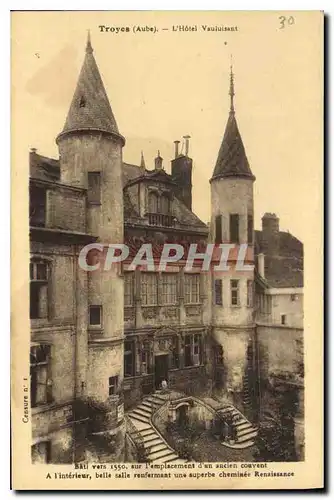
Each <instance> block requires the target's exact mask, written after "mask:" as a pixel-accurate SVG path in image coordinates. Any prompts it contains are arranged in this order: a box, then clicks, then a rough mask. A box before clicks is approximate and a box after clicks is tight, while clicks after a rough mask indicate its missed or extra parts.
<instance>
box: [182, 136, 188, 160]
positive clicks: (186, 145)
mask: <svg viewBox="0 0 334 500" xmlns="http://www.w3.org/2000/svg"><path fill="white" fill-rule="evenodd" d="M183 139H184V140H185V152H184V154H185V156H188V153H189V139H190V135H184V136H183Z"/></svg>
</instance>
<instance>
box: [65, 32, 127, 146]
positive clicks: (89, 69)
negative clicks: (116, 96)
mask: <svg viewBox="0 0 334 500" xmlns="http://www.w3.org/2000/svg"><path fill="white" fill-rule="evenodd" d="M82 130H97V131H101V132H107V133H111V134H117V135H120V134H119V131H118V127H117V124H116V120H115V117H114V115H113V112H112V109H111V106H110V103H109V99H108V96H107V93H106V91H105V88H104V85H103V82H102V78H101V75H100V72H99V69H98V67H97V64H96V61H95V58H94V55H93V48H92V45H91V42H90V37H89V36H88V40H87V46H86V55H85V59H84V62H83V65H82V68H81V72H80V75H79V79H78V83H77V86H76V89H75V92H74V95H73V99H72V103H71V106H70V110H69V112H68V115H67V118H66V122H65V125H64V128H63V130H62V132H61V134H60V135H59V136H62V135H63V134H67V133H69V132H74V131H82ZM59 136H58V137H59ZM122 139H123V138H122ZM123 141H124V139H123Z"/></svg>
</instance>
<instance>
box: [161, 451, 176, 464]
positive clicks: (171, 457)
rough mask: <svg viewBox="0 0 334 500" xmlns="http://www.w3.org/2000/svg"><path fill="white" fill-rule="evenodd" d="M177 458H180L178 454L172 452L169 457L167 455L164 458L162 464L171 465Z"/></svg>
mask: <svg viewBox="0 0 334 500" xmlns="http://www.w3.org/2000/svg"><path fill="white" fill-rule="evenodd" d="M176 458H180V457H179V456H178V455H177V453H175V451H170V453H169V454H168V455H165V456H164V457H163V458H162V460H161V461H162V462H164V463H167V462H168V463H169V462H171V461H172V460H175V459H176ZM159 460H160V459H159Z"/></svg>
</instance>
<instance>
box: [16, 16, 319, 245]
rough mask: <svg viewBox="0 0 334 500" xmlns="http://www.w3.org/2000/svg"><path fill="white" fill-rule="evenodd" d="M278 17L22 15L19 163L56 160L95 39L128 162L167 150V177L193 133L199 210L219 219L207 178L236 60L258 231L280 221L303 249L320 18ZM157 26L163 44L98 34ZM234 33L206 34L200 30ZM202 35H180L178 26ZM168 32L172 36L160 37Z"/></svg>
mask: <svg viewBox="0 0 334 500" xmlns="http://www.w3.org/2000/svg"><path fill="white" fill-rule="evenodd" d="M279 15H280V14H277V13H275V12H269V13H260V14H258V13H256V12H253V13H247V14H245V13H236V12H235V13H233V12H230V13H226V12H219V13H218V12H197V13H190V12H178V13H176V12H171V13H158V14H154V13H151V12H142V13H134V12H129V13H124V12H113V13H110V12H95V13H94V12H93V13H92V12H84V13H78V12H59V13H49V12H40V13H36V12H35V13H29V12H26V13H15V14H14V15H13V19H12V23H13V28H12V51H13V62H12V78H13V94H12V106H13V125H12V127H13V132H14V139H16V143H15V154H14V158H15V159H16V160H17V161H19V162H21V163H22V169H23V170H22V172H25V171H26V169H27V163H28V151H29V148H31V147H35V148H37V150H38V152H39V153H40V154H44V155H50V156H53V157H57V156H58V152H57V146H56V144H55V136H56V135H57V134H58V133H59V132H60V131H61V129H62V127H63V125H64V122H65V118H66V114H67V112H68V109H69V105H70V102H71V98H72V95H73V92H74V89H75V85H76V80H77V78H78V75H79V71H80V68H81V65H82V62H83V58H84V49H85V43H86V36H87V29H90V31H91V39H92V45H93V48H94V55H95V58H96V61H97V64H98V66H99V69H100V72H101V75H102V78H103V81H104V84H105V87H106V90H107V94H108V96H109V100H110V103H111V106H112V109H113V112H114V115H115V117H116V121H117V124H118V127H119V130H120V132H121V133H122V135H124V136H125V138H126V145H125V148H124V150H123V158H124V161H126V162H129V163H137V164H138V163H139V162H140V153H141V150H143V151H144V155H145V160H146V166H147V167H148V168H152V167H153V164H154V156H155V154H156V151H157V149H160V152H161V156H162V157H163V158H164V166H165V169H166V170H167V172H170V160H171V158H172V157H173V151H174V145H173V141H174V140H175V139H181V138H182V136H183V135H185V134H189V135H190V136H191V140H190V156H191V157H192V158H193V160H194V171H193V208H194V211H195V212H196V213H197V215H198V216H199V217H201V218H202V220H203V221H205V222H207V221H208V220H209V218H210V189H209V179H210V177H211V174H212V171H213V168H214V164H215V161H216V158H217V154H218V150H219V146H220V143H221V140H222V137H223V134H224V129H225V125H226V121H227V117H228V110H229V96H228V90H229V65H230V54H231V53H233V61H234V63H233V64H234V73H235V93H236V96H235V109H236V117H237V121H238V125H239V129H240V132H241V135H242V138H243V141H244V145H245V149H246V154H247V156H248V160H249V163H250V166H251V169H252V171H253V173H254V175H255V176H256V182H255V185H254V195H255V197H254V201H255V225H256V228H260V224H261V216H262V215H263V213H264V212H275V213H276V214H277V215H278V216H279V218H280V226H281V228H282V230H289V231H290V232H291V233H293V234H295V235H296V236H297V237H299V238H300V239H302V240H303V241H305V240H306V239H307V237H309V235H310V234H311V233H312V225H314V224H318V223H319V220H320V219H319V218H320V213H321V199H322V193H321V190H322V186H321V182H322V181H321V176H322V165H321V154H322V114H321V113H322V98H323V96H322V90H321V89H322V55H321V43H322V42H321V38H320V16H319V15H318V16H317V14H316V13H315V14H310V13H303V12H300V13H298V15H296V18H295V19H294V24H290V25H289V24H288V23H287V22H286V27H285V28H283V29H280V20H279ZM134 24H136V25H138V24H140V25H141V26H146V25H149V26H156V27H157V29H158V30H159V31H158V33H155V34H153V33H146V32H144V33H137V34H134V33H133V32H130V33H119V34H112V33H102V32H100V29H99V25H106V26H129V27H130V29H131V30H132V27H133V25H134ZM204 24H206V25H210V26H212V25H214V26H216V25H217V26H222V25H223V26H237V27H238V31H235V32H203V31H202V30H201V26H202V25H204ZM173 25H174V26H177V25H191V26H197V27H198V31H191V32H182V33H180V32H173V31H172V26H173ZM162 28H168V31H167V30H166V31H164V30H162Z"/></svg>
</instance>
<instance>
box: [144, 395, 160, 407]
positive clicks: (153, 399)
mask: <svg viewBox="0 0 334 500" xmlns="http://www.w3.org/2000/svg"><path fill="white" fill-rule="evenodd" d="M145 403H150V404H152V403H153V404H154V406H155V407H156V408H158V407H159V406H162V405H163V404H164V403H165V401H162V400H161V399H158V398H156V397H155V396H150V397H149V398H146V399H145Z"/></svg>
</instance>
